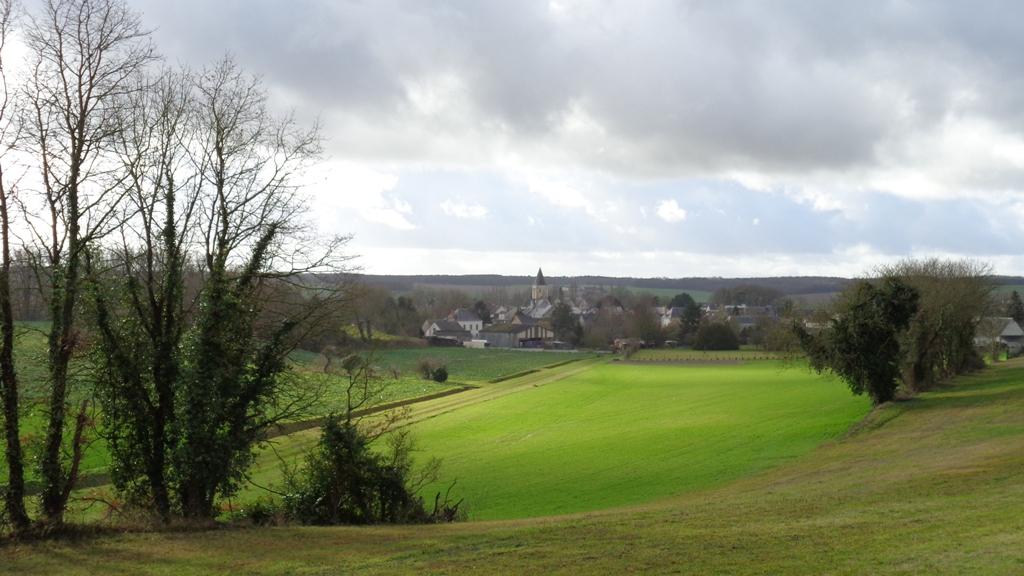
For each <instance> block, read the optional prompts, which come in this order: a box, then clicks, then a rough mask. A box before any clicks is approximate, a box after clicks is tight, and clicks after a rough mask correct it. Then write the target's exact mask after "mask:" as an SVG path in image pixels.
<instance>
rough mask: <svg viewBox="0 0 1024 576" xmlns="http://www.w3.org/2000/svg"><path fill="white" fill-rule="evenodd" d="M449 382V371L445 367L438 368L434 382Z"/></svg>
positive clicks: (435, 371)
mask: <svg viewBox="0 0 1024 576" xmlns="http://www.w3.org/2000/svg"><path fill="white" fill-rule="evenodd" d="M447 381H448V369H447V368H445V367H444V366H438V367H437V369H436V370H434V382H437V383H444V382H447Z"/></svg>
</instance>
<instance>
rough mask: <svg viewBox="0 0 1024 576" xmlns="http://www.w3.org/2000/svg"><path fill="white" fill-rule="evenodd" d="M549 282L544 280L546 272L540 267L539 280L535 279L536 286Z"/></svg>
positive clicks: (538, 269)
mask: <svg viewBox="0 0 1024 576" xmlns="http://www.w3.org/2000/svg"><path fill="white" fill-rule="evenodd" d="M547 284H548V283H547V282H545V281H544V272H543V271H541V269H540V268H537V280H536V281H534V283H533V285H534V286H547Z"/></svg>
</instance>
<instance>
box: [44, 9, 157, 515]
mask: <svg viewBox="0 0 1024 576" xmlns="http://www.w3.org/2000/svg"><path fill="white" fill-rule="evenodd" d="M28 45H29V48H30V50H31V53H32V55H33V62H32V73H31V76H30V78H29V80H28V86H27V89H26V99H27V100H28V102H29V107H30V110H29V113H30V121H29V123H28V126H29V131H30V135H31V138H32V141H33V147H34V152H35V153H36V154H37V155H38V157H39V168H40V179H41V182H42V190H41V198H42V210H43V213H44V214H45V216H43V217H42V218H40V219H38V220H31V221H30V225H31V227H32V231H33V236H34V238H35V240H36V242H37V243H38V245H39V250H37V251H33V252H32V254H35V255H37V256H38V257H39V258H40V259H41V261H38V262H36V265H37V272H38V273H39V274H41V275H47V276H48V280H49V282H48V285H49V287H50V288H49V292H48V300H49V302H48V304H49V307H50V316H51V318H50V320H51V327H50V331H49V339H48V345H49V355H48V363H49V379H50V395H49V396H50V397H49V403H48V414H47V428H46V435H45V440H44V447H43V453H42V456H41V458H40V475H41V479H42V481H43V489H42V506H41V508H42V513H43V515H44V516H45V518H46V520H47V521H48V522H50V523H52V524H60V523H62V522H63V515H64V509H65V507H66V504H67V500H68V497H69V495H70V492H71V489H72V488H73V486H74V483H75V481H76V476H77V467H78V462H79V461H80V459H81V449H82V445H81V438H82V436H83V434H82V432H83V431H82V427H83V426H84V425H85V422H86V418H84V417H83V416H84V414H85V411H86V408H87V400H83V401H82V403H81V404H80V405H79V407H78V417H76V418H75V423H74V426H75V430H74V432H73V433H72V435H71V438H72V439H71V444H72V445H71V446H70V452H71V455H70V461H69V462H67V457H66V456H65V453H64V452H65V427H66V425H67V423H66V420H67V418H66V416H67V414H68V412H69V406H68V399H69V389H70V385H71V378H69V366H70V364H71V359H72V357H73V355H74V354H75V352H76V349H78V348H79V346H80V342H79V340H80V337H79V332H78V330H77V329H76V326H75V320H76V311H77V307H78V303H79V298H80V291H81V282H82V277H81V276H82V262H83V259H84V255H85V251H86V250H87V249H88V247H89V245H90V244H92V243H94V242H96V241H98V240H99V239H100V238H102V237H103V236H104V235H105V234H107V233H108V232H109V230H110V228H111V227H112V226H114V225H116V216H117V215H118V213H117V211H116V210H115V209H114V206H116V204H117V201H118V200H119V195H121V194H123V192H122V187H121V186H120V182H119V180H120V175H119V174H118V173H117V172H116V171H113V170H112V167H111V166H110V164H109V163H108V162H106V161H105V160H106V158H105V155H104V152H106V151H108V150H109V149H110V146H111V145H112V143H113V142H114V141H115V139H116V136H117V135H118V133H119V132H120V129H121V125H120V122H119V114H120V106H121V105H122V103H123V98H124V96H125V95H126V94H128V93H130V92H131V91H134V90H136V89H137V85H136V84H135V83H134V82H132V81H131V80H132V78H133V77H135V76H136V75H137V74H138V73H139V71H140V70H142V69H143V68H144V67H145V66H147V65H148V64H149V63H150V62H151V61H152V60H153V59H154V53H153V49H152V47H151V45H150V43H149V38H148V33H147V32H146V31H145V30H143V29H142V27H141V24H140V20H139V17H138V15H137V14H136V13H134V12H132V11H131V10H129V9H128V8H127V7H126V6H125V5H124V4H123V3H122V2H121V1H120V0H47V2H46V4H45V5H44V6H43V8H42V10H41V13H40V14H38V15H37V16H35V17H34V18H32V20H31V23H30V26H29V27H28ZM65 464H67V466H65Z"/></svg>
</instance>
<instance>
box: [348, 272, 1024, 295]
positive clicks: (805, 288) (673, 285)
mask: <svg viewBox="0 0 1024 576" xmlns="http://www.w3.org/2000/svg"><path fill="white" fill-rule="evenodd" d="M361 279H362V280H363V282H365V283H366V284H369V285H372V286H380V287H382V288H387V289H388V290H392V291H395V292H406V291H411V290H413V289H415V288H417V287H428V286H438V287H446V288H451V287H459V286H466V287H480V286H493V287H496V288H498V287H512V286H523V285H529V284H532V283H533V280H534V277H533V276H503V275H500V274H468V275H458V276H456V275H440V274H439V275H421V276H384V275H374V274H368V275H363V276H361ZM993 280H994V282H995V283H996V284H998V285H1024V277H1021V276H995V277H994V278H993ZM547 281H548V283H549V284H553V285H557V286H568V285H571V284H573V283H575V284H576V285H578V286H607V287H616V286H622V287H627V286H628V287H632V288H649V289H678V290H682V291H685V290H701V291H707V292H714V291H715V290H718V289H719V288H735V287H737V286H740V285H744V284H747V285H749V284H756V285H758V286H764V287H765V288H772V289H775V290H778V291H780V292H782V293H784V294H788V295H801V294H824V293H833V292H839V291H840V290H842V289H843V288H844V287H845V286H846V285H847V284H848V283H849V282H850V281H851V279H849V278H838V277H830V276H778V277H767V278H628V277H626V278H616V277H611V276H547Z"/></svg>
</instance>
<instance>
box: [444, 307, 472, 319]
mask: <svg viewBox="0 0 1024 576" xmlns="http://www.w3.org/2000/svg"><path fill="white" fill-rule="evenodd" d="M448 319H449V320H454V321H456V322H479V321H480V316H477V314H476V312H473V311H472V310H467V309H465V308H456V309H455V310H453V311H452V313H451V314H449V315H448Z"/></svg>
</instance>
